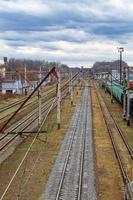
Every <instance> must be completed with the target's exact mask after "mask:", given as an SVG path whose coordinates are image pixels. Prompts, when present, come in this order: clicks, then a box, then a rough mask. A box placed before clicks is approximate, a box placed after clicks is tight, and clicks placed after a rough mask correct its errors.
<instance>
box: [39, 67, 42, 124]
mask: <svg viewBox="0 0 133 200" xmlns="http://www.w3.org/2000/svg"><path fill="white" fill-rule="evenodd" d="M41 80H42V69H41V67H40V72H39V82H41ZM38 113H39V116H38V126H39V127H40V125H41V122H42V94H41V86H40V87H39V89H38Z"/></svg>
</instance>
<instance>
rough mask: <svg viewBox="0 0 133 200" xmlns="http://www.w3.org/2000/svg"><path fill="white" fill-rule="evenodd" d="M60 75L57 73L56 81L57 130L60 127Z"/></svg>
mask: <svg viewBox="0 0 133 200" xmlns="http://www.w3.org/2000/svg"><path fill="white" fill-rule="evenodd" d="M60 84H61V83H60V73H59V72H58V79H57V128H58V129H60V125H61V86H60Z"/></svg>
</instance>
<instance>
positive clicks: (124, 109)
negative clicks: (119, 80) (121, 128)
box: [123, 67, 127, 119]
mask: <svg viewBox="0 0 133 200" xmlns="http://www.w3.org/2000/svg"><path fill="white" fill-rule="evenodd" d="M123 84H124V90H123V119H126V87H127V83H126V68H125V67H124V70H123Z"/></svg>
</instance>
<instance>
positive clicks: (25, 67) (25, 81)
mask: <svg viewBox="0 0 133 200" xmlns="http://www.w3.org/2000/svg"><path fill="white" fill-rule="evenodd" d="M24 86H25V96H26V95H27V66H26V64H25V65H24Z"/></svg>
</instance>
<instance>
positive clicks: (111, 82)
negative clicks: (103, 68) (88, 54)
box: [111, 72, 113, 103]
mask: <svg viewBox="0 0 133 200" xmlns="http://www.w3.org/2000/svg"><path fill="white" fill-rule="evenodd" d="M111 103H113V77H112V72H111Z"/></svg>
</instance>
